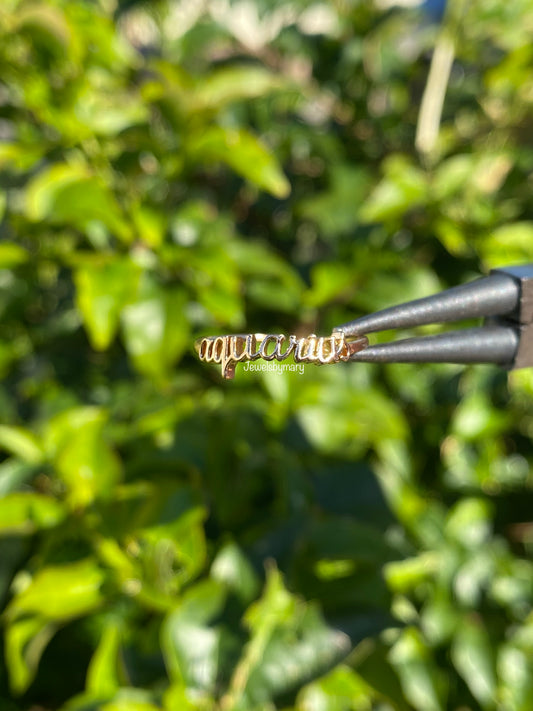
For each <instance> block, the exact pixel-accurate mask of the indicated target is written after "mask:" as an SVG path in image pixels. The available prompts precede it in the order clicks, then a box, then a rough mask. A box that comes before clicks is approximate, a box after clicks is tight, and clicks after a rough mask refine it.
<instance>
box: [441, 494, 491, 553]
mask: <svg viewBox="0 0 533 711" xmlns="http://www.w3.org/2000/svg"><path fill="white" fill-rule="evenodd" d="M491 513H492V507H491V505H490V503H489V502H487V501H486V500H485V499H473V498H468V499H463V500H462V501H459V502H458V503H457V504H456V505H455V506H454V507H453V509H452V510H451V511H450V513H449V515H448V520H447V522H446V534H447V536H448V537H449V538H451V539H452V540H454V541H456V542H457V543H459V544H460V545H461V546H464V547H465V548H469V549H471V550H473V551H479V550H480V548H481V547H482V546H483V545H485V544H486V543H487V542H488V541H489V538H490V534H491V531H492V520H491Z"/></svg>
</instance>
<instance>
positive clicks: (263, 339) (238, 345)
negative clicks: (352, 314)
mask: <svg viewBox="0 0 533 711" xmlns="http://www.w3.org/2000/svg"><path fill="white" fill-rule="evenodd" d="M194 345H195V349H196V352H197V353H198V356H199V358H200V360H202V361H205V362H206V363H220V368H221V371H222V376H223V377H224V378H228V379H232V378H233V377H234V376H235V365H236V364H237V363H240V362H241V361H252V360H257V359H259V358H262V359H263V360H277V361H283V360H286V359H287V358H288V357H289V356H290V355H292V356H293V357H294V361H295V363H315V364H318V365H325V364H326V363H338V362H339V361H348V360H350V358H351V357H352V356H353V355H354V354H355V353H357V352H358V351H360V350H361V349H362V348H365V347H366V346H367V345H368V340H367V338H366V337H365V336H358V337H357V338H355V339H350V340H348V339H347V337H346V335H345V334H344V333H342V332H339V333H332V334H331V336H317V335H316V334H314V333H312V334H311V335H309V336H307V337H304V338H297V337H296V336H293V335H290V336H289V337H288V338H287V336H285V335H283V334H278V335H274V334H271V333H269V334H265V333H249V334H236V335H228V336H206V337H204V338H199V339H198V340H197V341H196V342H195V344H194Z"/></svg>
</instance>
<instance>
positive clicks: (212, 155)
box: [187, 126, 290, 198]
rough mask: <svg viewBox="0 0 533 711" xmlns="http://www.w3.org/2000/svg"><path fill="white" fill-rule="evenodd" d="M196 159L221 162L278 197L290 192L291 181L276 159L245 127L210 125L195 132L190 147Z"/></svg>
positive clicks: (190, 152)
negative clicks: (199, 132) (230, 127)
mask: <svg viewBox="0 0 533 711" xmlns="http://www.w3.org/2000/svg"><path fill="white" fill-rule="evenodd" d="M187 148H188V151H189V155H190V156H191V158H194V159H195V160H198V161H201V162H202V163H205V162H213V161H214V162H221V163H225V164H226V165H228V166H229V167H230V168H232V169H233V170H234V171H235V172H236V173H239V175H242V177H243V178H246V180H249V181H250V182H251V183H253V184H254V185H257V187H259V188H262V189H263V190H266V191H267V192H269V193H271V194H272V195H274V196H275V197H277V198H285V197H287V196H288V195H289V193H290V184H289V182H288V180H287V178H286V177H285V176H284V174H283V172H282V171H281V168H280V166H279V165H278V162H277V160H276V159H275V158H274V156H273V155H272V154H271V153H270V152H269V151H268V150H267V149H266V148H265V147H264V146H263V144H262V143H261V142H260V141H259V139H257V138H256V137H255V136H254V135H253V134H252V133H249V132H248V131H246V130H244V129H229V128H222V127H220V126H210V127H209V128H206V129H204V130H203V131H202V132H201V134H200V135H192V136H191V138H190V141H189V144H188V146H187Z"/></svg>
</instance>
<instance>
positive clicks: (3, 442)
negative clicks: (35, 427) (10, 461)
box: [0, 425, 44, 464]
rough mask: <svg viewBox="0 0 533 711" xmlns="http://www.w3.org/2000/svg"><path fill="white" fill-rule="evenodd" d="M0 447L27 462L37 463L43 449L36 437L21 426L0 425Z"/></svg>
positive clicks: (40, 460)
mask: <svg viewBox="0 0 533 711" xmlns="http://www.w3.org/2000/svg"><path fill="white" fill-rule="evenodd" d="M0 449H4V450H6V451H7V452H9V453H10V454H14V455H15V456H16V457H19V458H20V459H22V461H24V462H26V463H27V464H39V463H40V462H42V460H43V455H44V452H43V449H42V447H41V444H40V442H39V440H38V439H37V437H35V435H34V434H32V433H31V432H29V431H28V430H26V429H24V428H23V427H13V426H9V425H0Z"/></svg>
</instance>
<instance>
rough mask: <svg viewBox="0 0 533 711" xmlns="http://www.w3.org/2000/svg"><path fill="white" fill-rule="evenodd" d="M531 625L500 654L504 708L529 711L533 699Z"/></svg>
mask: <svg viewBox="0 0 533 711" xmlns="http://www.w3.org/2000/svg"><path fill="white" fill-rule="evenodd" d="M528 627H529V625H525V626H524V627H522V628H519V629H518V630H517V632H516V633H515V634H514V635H513V638H512V639H511V640H510V641H509V642H506V643H504V644H503V645H502V646H501V647H500V650H499V654H498V676H499V678H500V680H501V682H500V697H501V700H502V708H504V709H505V710H506V711H507V709H508V710H509V711H529V708H530V706H531V699H532V698H533V661H532V660H533V657H532V645H531V639H529V640H528V639H527V636H528V635H530V634H531V631H530V629H528Z"/></svg>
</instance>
